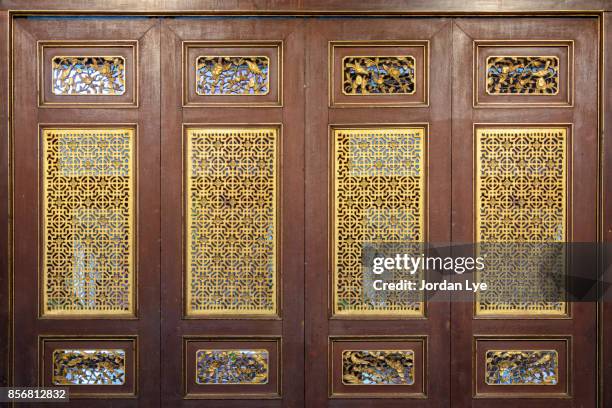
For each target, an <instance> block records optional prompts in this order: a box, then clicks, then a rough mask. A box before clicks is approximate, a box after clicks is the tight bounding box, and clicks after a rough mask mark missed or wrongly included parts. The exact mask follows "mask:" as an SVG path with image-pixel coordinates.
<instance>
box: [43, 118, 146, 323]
mask: <svg viewBox="0 0 612 408" xmlns="http://www.w3.org/2000/svg"><path fill="white" fill-rule="evenodd" d="M42 139H43V140H42V149H43V152H42V197H41V198H42V203H43V205H42V225H43V227H42V228H43V231H42V279H43V284H42V292H43V302H42V306H43V310H42V313H43V315H47V316H72V317H79V316H91V315H101V316H102V315H103V316H108V317H123V316H128V315H132V314H133V313H134V304H133V303H134V300H133V292H134V287H133V284H134V253H135V245H134V243H135V212H134V211H135V210H134V195H135V191H134V186H135V174H134V168H135V163H134V130H133V129H129V128H125V129H118V128H61V129H44V130H43V131H42Z"/></svg>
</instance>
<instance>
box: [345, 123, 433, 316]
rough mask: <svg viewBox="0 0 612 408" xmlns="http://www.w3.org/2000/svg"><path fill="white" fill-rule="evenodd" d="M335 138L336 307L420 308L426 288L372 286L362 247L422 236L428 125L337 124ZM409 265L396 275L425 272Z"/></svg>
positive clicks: (403, 311) (415, 311)
mask: <svg viewBox="0 0 612 408" xmlns="http://www.w3.org/2000/svg"><path fill="white" fill-rule="evenodd" d="M333 140H334V148H333V155H334V156H333V163H334V170H333V176H334V181H333V200H334V205H333V208H334V223H333V227H334V234H333V251H334V252H333V254H334V258H333V271H334V272H333V273H334V275H333V276H334V312H335V313H336V314H341V315H342V314H343V315H360V314H370V315H385V314H392V315H411V316H415V315H416V316H420V315H422V314H423V301H422V294H416V293H412V292H410V291H394V293H391V294H390V293H382V292H380V291H371V290H369V288H367V287H366V286H367V285H366V283H365V279H364V278H365V274H364V265H363V262H362V252H363V249H364V247H365V246H383V245H385V244H405V243H407V242H409V243H419V242H423V241H424V233H425V232H424V219H425V204H424V203H425V169H426V164H425V157H426V156H425V129H424V128H422V127H420V128H419V127H414V128H371V129H334V130H333ZM404 272H405V271H400V270H397V271H394V273H395V275H394V278H395V279H397V280H400V279H408V280H414V279H415V278H416V279H419V277H418V276H416V275H410V274H409V273H408V272H406V273H404Z"/></svg>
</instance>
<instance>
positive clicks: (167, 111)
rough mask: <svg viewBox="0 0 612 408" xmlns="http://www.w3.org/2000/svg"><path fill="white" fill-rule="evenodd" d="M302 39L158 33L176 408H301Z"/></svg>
mask: <svg viewBox="0 0 612 408" xmlns="http://www.w3.org/2000/svg"><path fill="white" fill-rule="evenodd" d="M302 25H303V22H302V21H301V20H296V19H286V18H256V19H251V18H202V19H194V18H185V19H180V18H177V19H170V20H165V21H163V23H162V42H161V47H162V78H163V80H162V105H161V116H162V167H161V173H162V220H163V221H162V242H163V245H162V262H163V263H162V270H163V271H164V273H163V274H162V348H161V351H162V355H163V356H164V358H163V362H162V372H164V373H165V375H164V376H163V379H162V397H163V401H164V403H165V404H168V405H169V406H199V405H206V406H208V407H215V406H217V407H228V406H235V407H262V406H266V407H280V406H294V407H298V406H302V405H303V396H304V394H303V370H304V363H303V351H304V348H303V335H304V331H303V330H304V329H303V313H304V303H303V262H304V259H303V222H304V219H303V216H304V198H303V197H304V190H303V188H304V187H303V162H304V158H303V148H304V142H303V135H304V127H303V124H304V117H303V109H304V98H303V94H304V91H303V67H304V51H303V49H304V44H303V34H302ZM181 169H182V171H181ZM245 367H246V368H245ZM202 400H206V401H202Z"/></svg>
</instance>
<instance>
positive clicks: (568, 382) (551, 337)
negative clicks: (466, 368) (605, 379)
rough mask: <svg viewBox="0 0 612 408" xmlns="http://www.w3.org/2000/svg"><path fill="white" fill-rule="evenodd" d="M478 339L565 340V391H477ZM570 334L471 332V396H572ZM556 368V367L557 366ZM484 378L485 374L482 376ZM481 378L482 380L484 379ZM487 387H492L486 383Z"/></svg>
mask: <svg viewBox="0 0 612 408" xmlns="http://www.w3.org/2000/svg"><path fill="white" fill-rule="evenodd" d="M479 340H482V341H534V342H536V341H561V342H565V392H561V393H559V392H548V393H544V392H542V393H525V392H507V393H498V392H495V393H491V392H488V393H487V392H478V391H477V389H478V388H477V384H476V379H477V378H478V377H477V375H476V373H477V370H476V368H477V364H476V363H477V358H478V355H477V354H476V347H477V343H478V341H479ZM572 343H573V336H572V335H550V334H526V335H522V334H521V335H504V334H500V335H491V334H473V336H472V370H471V373H472V374H471V375H472V398H474V399H489V398H491V399H495V398H500V399H502V398H503V399H508V398H514V399H517V398H535V399H546V398H548V399H570V398H572V397H573V395H572V392H573V391H572V390H573V384H572V375H573V371H572V370H573V367H574V352H573V349H572ZM557 369H558V368H557ZM484 378H486V376H485V377H484ZM484 378H483V380H484ZM488 386H489V387H494V386H492V385H488Z"/></svg>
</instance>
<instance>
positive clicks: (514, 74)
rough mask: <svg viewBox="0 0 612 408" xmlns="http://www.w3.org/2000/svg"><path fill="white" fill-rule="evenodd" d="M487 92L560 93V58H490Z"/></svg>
mask: <svg viewBox="0 0 612 408" xmlns="http://www.w3.org/2000/svg"><path fill="white" fill-rule="evenodd" d="M487 93H488V94H490V95H556V94H557V93H559V58H557V57H516V56H511V57H510V56H506V57H498V56H491V57H488V58H487Z"/></svg>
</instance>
